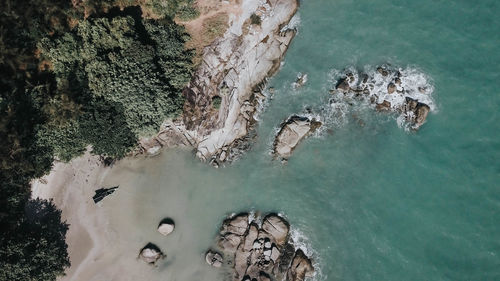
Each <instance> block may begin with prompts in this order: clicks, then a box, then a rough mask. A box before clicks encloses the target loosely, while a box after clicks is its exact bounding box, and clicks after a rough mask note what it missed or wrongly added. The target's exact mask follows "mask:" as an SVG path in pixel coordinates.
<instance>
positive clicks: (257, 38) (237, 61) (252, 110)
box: [184, 0, 298, 163]
mask: <svg viewBox="0 0 500 281" xmlns="http://www.w3.org/2000/svg"><path fill="white" fill-rule="evenodd" d="M245 2H247V3H246V4H245V10H244V11H242V12H243V13H242V15H241V16H240V17H239V18H238V19H237V20H236V21H234V22H233V24H232V25H231V26H230V28H229V30H228V32H226V34H225V35H224V37H223V38H221V39H219V40H216V41H215V42H214V44H212V45H211V46H209V47H207V48H206V49H205V52H204V56H203V62H202V65H201V66H200V67H199V69H198V70H197V71H196V73H195V75H194V77H193V79H192V81H191V82H190V84H189V86H188V87H187V88H186V89H185V91H184V95H185V96H186V100H187V101H186V104H185V107H184V123H185V125H186V128H187V129H188V130H193V131H196V135H197V136H198V140H199V142H198V143H197V146H196V147H197V156H198V157H199V158H201V159H203V160H207V161H212V162H215V163H220V162H224V161H228V160H231V159H232V158H234V157H237V153H234V151H233V148H238V145H239V141H241V140H244V139H245V138H246V137H247V136H248V134H249V131H250V130H251V127H252V125H253V124H254V123H255V119H254V115H255V114H256V107H257V105H258V96H259V95H258V94H257V93H258V92H260V90H261V88H260V87H259V86H260V85H261V83H262V82H263V81H265V79H266V77H268V76H269V75H271V74H273V73H274V72H275V71H276V70H277V69H278V68H279V65H280V62H281V59H282V57H283V55H284V53H285V51H286V50H287V48H288V46H289V44H290V41H291V40H292V38H293V37H294V35H295V30H294V29H288V28H286V27H285V25H286V24H287V23H288V22H289V21H290V19H291V18H292V16H293V15H294V14H295V12H296V9H297V6H298V3H297V0H268V1H262V2H260V1H245ZM254 13H255V14H257V15H258V16H260V18H261V24H260V25H253V24H245V23H246V22H249V21H250V16H251V15H252V14H254ZM214 96H218V97H220V98H221V105H220V108H219V109H218V110H214V109H213V106H212V98H213V97H214Z"/></svg>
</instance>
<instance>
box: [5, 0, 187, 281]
mask: <svg viewBox="0 0 500 281" xmlns="http://www.w3.org/2000/svg"><path fill="white" fill-rule="evenodd" d="M72 2H73V3H80V4H79V5H80V6H76V7H74V6H73V5H72ZM141 2H142V1H141ZM153 2H154V1H151V2H149V1H146V2H142V3H146V4H147V3H153ZM158 2H160V1H158ZM161 2H163V1H161ZM174 2H175V1H172V3H174ZM136 3H137V1H136V0H118V1H113V0H106V1H105V0H100V1H96V0H94V1H91V0H88V1H68V0H32V1H15V0H0V7H2V17H0V74H1V75H0V111H1V113H0V140H1V141H2V146H0V195H1V196H0V280H54V279H55V277H56V276H57V275H60V274H62V273H63V272H64V268H65V267H66V266H68V265H69V259H68V255H67V251H66V248H67V245H66V243H65V241H64V237H65V234H66V231H67V225H66V224H65V223H63V222H61V216H60V211H59V210H57V209H56V208H55V206H54V205H53V204H52V203H51V202H48V201H43V200H31V199H30V194H31V191H30V182H31V181H32V180H33V179H34V178H38V177H41V176H43V175H44V174H46V173H47V172H48V171H49V170H50V168H51V166H52V162H53V160H54V156H57V157H58V158H59V159H62V160H70V159H71V158H73V157H75V156H77V155H80V154H81V153H83V151H85V149H86V147H88V146H89V145H90V146H91V147H92V152H93V153H95V154H99V155H103V156H104V157H108V159H109V157H111V158H120V157H122V156H124V155H125V154H126V153H127V152H129V151H130V150H131V149H132V148H133V147H134V145H135V144H136V142H137V138H138V137H139V136H143V135H148V134H151V133H153V132H154V131H155V130H157V129H158V127H159V125H160V124H161V122H162V121H163V120H164V119H165V118H167V117H169V116H175V115H176V114H178V113H179V111H180V110H181V108H182V104H183V98H182V94H181V91H182V88H183V87H184V85H185V84H186V83H187V82H188V80H189V79H190V76H191V73H192V56H193V54H192V51H188V50H186V49H185V48H184V44H185V41H186V40H187V35H186V34H185V32H184V30H183V29H182V28H181V27H179V26H177V25H175V23H174V22H173V21H172V20H171V16H170V15H176V16H180V13H182V11H183V9H188V8H186V7H192V5H191V4H192V1H190V0H184V1H177V2H175V3H178V4H176V5H177V6H175V7H173V8H168V7H167V8H165V10H164V13H165V18H164V19H161V20H152V19H144V18H142V16H141V9H140V8H138V7H133V8H126V9H124V10H123V11H121V10H119V9H117V8H112V7H113V6H114V5H120V6H121V7H124V6H128V5H130V4H136ZM182 3H189V4H190V6H186V5H185V6H183V5H184V4H182ZM146 4H143V5H146ZM181 4H182V5H181ZM88 5H94V6H93V7H94V8H93V10H91V9H90V8H89V7H90V6H88ZM95 7H97V8H95ZM183 7H184V8H183ZM171 9H173V10H171ZM174 10H175V11H174ZM188 10H189V9H188ZM92 11H93V12H92Z"/></svg>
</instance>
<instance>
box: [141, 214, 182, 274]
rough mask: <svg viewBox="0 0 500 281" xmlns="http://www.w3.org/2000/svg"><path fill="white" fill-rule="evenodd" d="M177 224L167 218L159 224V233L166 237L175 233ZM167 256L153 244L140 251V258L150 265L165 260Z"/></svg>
mask: <svg viewBox="0 0 500 281" xmlns="http://www.w3.org/2000/svg"><path fill="white" fill-rule="evenodd" d="M174 228H175V223H174V221H173V220H172V219H171V218H165V219H163V220H161V221H160V223H159V224H158V228H157V230H158V232H159V233H161V234H162V235H164V236H167V235H169V234H170V233H172V231H174ZM166 256H167V255H165V254H164V253H163V252H162V250H160V248H159V247H158V246H157V245H155V244H153V243H151V242H150V243H148V244H146V246H144V247H143V248H142V249H141V250H140V251H139V258H140V259H141V260H143V261H144V262H146V263H147V264H150V265H155V264H156V263H157V262H158V261H159V260H160V259H163V258H165V257H166Z"/></svg>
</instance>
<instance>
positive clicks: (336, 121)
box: [321, 65, 437, 130]
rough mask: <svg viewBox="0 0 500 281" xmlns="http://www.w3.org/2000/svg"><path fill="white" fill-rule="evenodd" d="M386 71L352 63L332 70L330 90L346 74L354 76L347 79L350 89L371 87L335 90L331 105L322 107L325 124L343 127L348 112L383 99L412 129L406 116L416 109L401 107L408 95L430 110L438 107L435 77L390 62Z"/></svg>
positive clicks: (402, 125)
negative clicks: (397, 81)
mask: <svg viewBox="0 0 500 281" xmlns="http://www.w3.org/2000/svg"><path fill="white" fill-rule="evenodd" d="M382 68H383V69H384V70H387V74H386V75H382V74H381V73H380V72H379V71H378V70H377V67H375V66H370V65H367V66H365V67H364V68H363V70H362V71H359V70H357V69H356V68H355V67H354V66H350V67H348V68H346V69H344V70H342V71H341V70H338V69H333V70H332V71H330V73H329V81H328V82H329V84H330V86H331V89H335V86H336V85H337V84H338V83H339V81H340V79H343V78H345V77H346V75H347V74H350V75H352V77H351V79H347V80H346V82H348V84H349V87H350V88H351V89H359V90H360V91H361V89H369V92H368V93H364V94H360V93H357V92H355V91H347V92H344V91H339V90H334V91H333V95H332V96H331V97H330V98H329V101H328V106H325V107H324V108H322V109H321V111H322V115H323V116H324V119H325V120H326V124H327V125H330V126H343V125H345V123H347V122H348V118H347V117H348V114H349V113H350V112H353V111H358V110H362V109H363V108H366V107H369V108H375V106H376V105H377V104H381V103H383V102H384V101H387V102H389V103H390V108H391V111H393V112H399V113H400V114H399V116H397V117H396V118H395V119H396V122H397V124H398V126H399V127H402V128H405V129H408V130H409V129H410V126H409V124H408V122H406V120H407V119H410V118H408V117H411V116H410V115H411V114H413V112H408V111H405V110H401V109H402V108H403V107H404V105H405V104H406V98H407V97H408V98H411V99H414V100H417V101H418V102H420V103H424V104H426V105H428V106H429V108H430V111H431V112H435V111H436V110H437V108H436V104H435V102H434V98H433V96H432V93H433V92H434V86H433V84H432V79H431V78H430V77H429V76H428V75H426V74H425V73H423V72H422V71H421V70H419V69H418V68H415V67H406V68H395V67H391V66H389V65H386V66H383V67H382ZM397 78H399V79H400V83H399V84H398V83H395V86H396V90H395V92H394V93H391V94H389V93H388V90H387V89H388V86H389V84H391V83H393V84H394V81H395V80H396V79H397Z"/></svg>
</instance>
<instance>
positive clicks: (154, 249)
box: [139, 243, 165, 265]
mask: <svg viewBox="0 0 500 281" xmlns="http://www.w3.org/2000/svg"><path fill="white" fill-rule="evenodd" d="M164 257H165V255H164V254H163V252H162V251H161V250H160V248H158V246H156V245H155V244H153V243H148V244H147V245H146V246H144V247H143V248H142V249H141V251H140V252H139V258H140V259H141V260H143V261H144V262H146V263H148V264H151V265H154V264H156V262H157V261H158V260H159V259H162V258H164Z"/></svg>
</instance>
